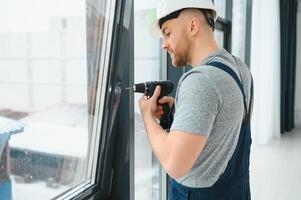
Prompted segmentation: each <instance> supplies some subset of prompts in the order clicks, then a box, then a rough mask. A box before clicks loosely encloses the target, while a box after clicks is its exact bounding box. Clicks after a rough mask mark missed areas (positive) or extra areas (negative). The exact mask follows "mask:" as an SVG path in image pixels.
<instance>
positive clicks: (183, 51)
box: [139, 0, 253, 200]
mask: <svg viewBox="0 0 301 200" xmlns="http://www.w3.org/2000/svg"><path fill="white" fill-rule="evenodd" d="M216 19H217V11H216V9H215V7H214V5H213V3H212V2H211V0H161V1H160V2H159V4H158V7H157V21H156V22H155V23H154V24H153V26H152V28H151V34H152V35H157V36H159V37H162V48H163V49H164V50H166V51H167V52H168V53H169V55H170V57H171V60H172V64H173V65H174V66H175V67H184V66H187V65H188V66H192V69H191V70H190V71H188V72H186V73H185V74H183V75H182V77H181V79H180V80H179V83H178V87H177V91H176V97H175V100H174V99H173V98H172V97H163V98H161V99H160V100H159V102H158V103H159V104H158V103H157V99H158V96H159V95H160V87H157V88H156V90H155V93H154V95H153V96H152V97H151V98H147V97H145V96H143V97H142V98H141V99H140V101H139V105H140V111H141V115H142V118H143V121H144V125H145V128H146V131H147V134H148V139H149V143H150V145H151V147H152V150H153V152H154V153H155V155H156V157H157V158H158V160H159V161H160V163H161V165H162V167H163V168H164V169H165V170H166V172H167V174H168V175H169V177H170V178H169V184H168V197H169V199H170V200H249V199H251V195H250V183H249V159H250V146H251V132H250V119H251V113H252V99H253V98H252V96H253V95H252V93H253V92H252V91H253V87H252V86H253V83H252V76H251V73H250V71H249V69H248V67H247V66H246V65H245V64H244V63H243V62H242V61H241V60H239V59H238V58H237V57H235V56H233V55H231V54H230V53H228V52H227V51H226V50H225V49H220V48H219V47H218V46H217V43H216V41H215V39H214V28H215V21H216ZM164 103H169V105H170V107H172V106H173V105H174V108H175V109H174V110H175V111H174V120H173V123H172V125H171V127H170V130H169V131H167V130H163V129H162V128H161V126H160V125H159V124H158V120H157V118H160V116H161V115H162V114H163V110H162V106H160V104H164Z"/></svg>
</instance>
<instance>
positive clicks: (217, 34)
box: [214, 29, 224, 48]
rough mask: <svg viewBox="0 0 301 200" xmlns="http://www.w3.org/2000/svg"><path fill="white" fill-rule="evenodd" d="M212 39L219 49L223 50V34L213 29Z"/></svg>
mask: <svg viewBox="0 0 301 200" xmlns="http://www.w3.org/2000/svg"><path fill="white" fill-rule="evenodd" d="M214 37H215V40H216V43H217V45H218V47H219V48H224V32H222V31H220V30H217V29H215V30H214Z"/></svg>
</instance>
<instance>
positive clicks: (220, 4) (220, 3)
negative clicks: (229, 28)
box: [214, 0, 226, 19]
mask: <svg viewBox="0 0 301 200" xmlns="http://www.w3.org/2000/svg"><path fill="white" fill-rule="evenodd" d="M214 5H215V7H216V9H217V12H218V16H219V17H221V18H224V19H225V18H226V0H215V1H214Z"/></svg>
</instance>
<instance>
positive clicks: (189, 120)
mask: <svg viewBox="0 0 301 200" xmlns="http://www.w3.org/2000/svg"><path fill="white" fill-rule="evenodd" d="M211 61H219V62H222V63H224V64H226V65H227V66H228V67H230V68H232V69H233V70H234V72H235V73H236V74H237V75H238V77H239V78H240V80H242V84H243V86H244V90H245V93H246V96H247V105H249V99H250V87H251V76H250V71H249V69H248V68H247V67H246V65H244V64H243V63H242V62H241V61H240V60H239V59H238V58H236V57H234V56H232V55H231V54H229V53H228V52H227V51H226V50H224V49H221V50H218V51H216V52H214V53H212V54H210V55H209V56H208V57H207V58H206V59H204V61H203V62H202V64H201V66H198V67H194V68H193V69H191V70H190V71H188V72H186V73H185V74H183V76H182V77H181V79H180V81H179V84H178V88H177V93H176V98H175V115H174V121H173V124H172V126H171V129H170V130H171V131H185V132H189V133H192V134H197V135H204V136H206V137H207V143H206V145H205V147H204V149H203V151H202V152H201V154H200V155H199V157H198V158H197V160H196V162H195V163H194V165H193V167H192V169H191V170H190V171H189V172H188V173H187V174H186V175H185V176H184V177H181V178H179V179H177V181H178V182H179V183H181V184H183V185H185V186H188V187H210V186H212V185H213V184H214V183H215V182H216V181H217V180H218V178H219V177H220V176H221V175H222V173H223V172H224V171H225V169H226V166H227V164H228V161H229V160H230V158H231V156H232V154H233V152H234V150H235V147H236V144H237V141H238V137H239V133H240V127H241V123H242V119H243V116H244V106H243V97H242V93H241V91H240V89H239V87H238V85H237V84H236V82H235V81H234V79H233V78H232V77H231V76H230V75H229V74H228V73H226V72H224V71H223V70H221V69H218V68H216V67H213V66H208V65H206V63H209V62H211Z"/></svg>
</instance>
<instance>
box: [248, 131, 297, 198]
mask: <svg viewBox="0 0 301 200" xmlns="http://www.w3.org/2000/svg"><path fill="white" fill-rule="evenodd" d="M250 175H251V193H252V199H253V200H300V199H301V129H296V130H295V131H293V132H291V133H286V134H284V135H282V136H281V138H280V139H275V140H272V141H271V142H269V143H268V144H267V145H262V146H254V145H253V147H252V152H251V166H250Z"/></svg>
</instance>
